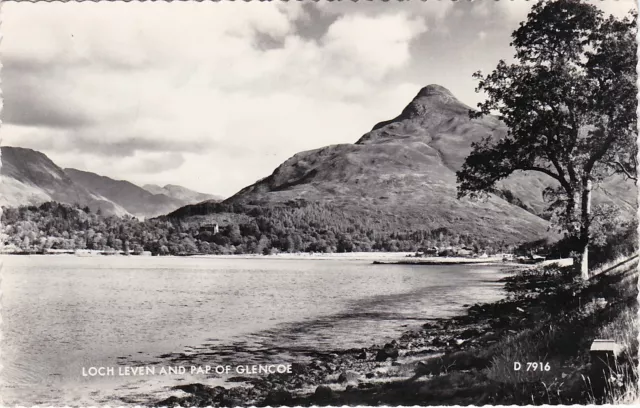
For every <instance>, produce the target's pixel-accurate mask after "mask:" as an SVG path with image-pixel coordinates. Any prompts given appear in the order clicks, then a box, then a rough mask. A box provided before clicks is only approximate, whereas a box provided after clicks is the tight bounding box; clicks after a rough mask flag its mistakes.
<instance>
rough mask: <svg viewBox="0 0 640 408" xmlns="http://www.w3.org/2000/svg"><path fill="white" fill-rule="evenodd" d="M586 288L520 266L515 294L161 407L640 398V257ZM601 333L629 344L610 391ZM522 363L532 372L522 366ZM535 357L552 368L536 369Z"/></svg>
mask: <svg viewBox="0 0 640 408" xmlns="http://www.w3.org/2000/svg"><path fill="white" fill-rule="evenodd" d="M594 273H597V275H595V276H594V277H593V278H592V279H590V280H589V281H588V282H582V281H580V279H579V278H578V277H577V276H576V275H575V274H574V273H573V272H572V271H571V270H570V269H569V268H566V267H560V266H554V265H550V266H544V267H529V268H520V269H518V270H515V271H514V272H513V274H512V275H511V276H509V277H507V278H505V279H504V283H505V290H506V291H507V294H508V295H507V297H506V298H505V299H504V300H501V301H499V302H496V303H491V304H482V305H474V306H471V307H469V309H468V313H467V314H466V315H464V316H460V317H456V318H453V319H446V320H445V319H439V320H433V321H430V322H428V323H426V324H424V326H423V327H422V328H421V329H420V330H413V331H410V332H407V333H405V334H404V335H403V336H401V337H400V338H399V339H397V340H395V341H393V342H391V343H388V344H385V345H375V346H371V347H368V348H363V349H354V350H336V351H335V352H334V353H329V354H326V355H318V356H317V357H316V360H314V361H313V362H312V363H310V364H305V365H301V364H300V365H296V366H295V367H294V373H292V374H289V375H270V376H268V377H244V378H235V379H232V380H233V381H235V382H237V384H238V386H236V387H228V388H223V387H215V388H211V387H208V386H206V385H203V384H191V385H187V386H180V387H177V390H178V389H179V390H181V391H183V392H186V394H184V393H181V394H180V396H175V397H171V398H169V399H167V400H164V401H159V402H157V405H170V406H173V405H178V404H179V405H182V406H185V405H197V406H208V405H213V406H234V405H262V406H264V405H271V406H274V405H287V406H293V405H306V406H308V405H400V404H401V405H470V404H473V405H482V404H503V405H507V404H519V405H524V404H585V403H625V402H632V401H635V400H636V399H637V396H638V387H637V385H636V384H637V379H638V375H637V374H638V373H637V370H636V367H637V363H638V361H637V360H638V359H637V354H638V341H637V335H638V334H637V311H638V310H637V299H636V297H637V260H632V261H630V262H624V263H619V262H618V263H613V264H611V265H608V266H606V267H603V268H600V270H598V271H594ZM596 338H606V339H615V340H616V341H617V342H618V344H619V345H620V346H621V352H620V356H619V358H618V360H617V362H616V367H615V368H614V370H613V372H612V374H611V376H610V378H609V381H608V382H607V384H606V390H604V392H602V393H600V392H598V391H599V390H598V389H597V387H596V389H594V384H592V383H591V381H590V375H591V371H592V363H591V361H590V357H589V348H590V345H591V343H592V342H593V340H594V339H596ZM515 362H520V363H521V364H522V366H523V369H521V370H518V371H516V370H514V363H515ZM527 362H532V363H533V362H535V363H538V364H539V367H541V368H542V370H536V371H526V366H527Z"/></svg>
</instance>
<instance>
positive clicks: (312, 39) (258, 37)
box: [0, 0, 636, 196]
mask: <svg viewBox="0 0 640 408" xmlns="http://www.w3.org/2000/svg"><path fill="white" fill-rule="evenodd" d="M532 4H533V1H525V0H512V1H510V0H501V1H494V0H476V1H468V0H461V1H457V2H453V1H449V0H428V1H427V2H422V1H404V2H399V1H393V2H391V1H390V2H382V1H366V0H363V1H360V2H357V3H356V2H352V1H342V2H325V1H320V2H310V1H307V2H293V1H292V2H277V3H276V2H274V3H269V2H258V1H252V2H224V1H223V2H172V3H167V2H153V3H151V2H127V3H124V2H97V3H95V2H69V3H61V2H52V3H48V2H46V3H45V2H37V3H28V2H22V3H17V2H8V3H7V2H3V4H2V26H1V31H2V43H1V45H0V60H1V62H2V65H3V67H2V71H1V78H2V84H1V87H2V94H3V110H2V114H1V118H2V123H3V124H2V127H1V128H0V139H1V140H0V143H1V144H2V145H6V146H20V147H28V148H32V149H36V150H39V151H41V152H43V153H45V154H47V155H48V156H49V157H50V158H51V159H52V160H53V161H54V162H55V163H56V164H58V165H59V166H61V167H73V168H77V169H81V170H86V171H92V172H95V173H98V174H101V175H105V176H108V177H111V178H115V179H124V180H128V181H131V182H134V183H136V184H139V185H143V184H146V183H153V184H159V185H165V184H179V185H183V186H185V187H188V188H191V189H194V190H198V191H201V192H206V193H211V194H218V195H222V196H231V195H233V194H234V193H236V192H237V191H238V190H240V189H241V188H243V187H245V186H247V185H249V184H252V183H253V182H255V181H257V180H259V179H261V178H263V177H266V176H268V175H269V174H271V172H272V171H273V170H274V169H275V168H276V167H277V166H278V165H279V164H280V163H282V162H283V161H284V160H286V159H287V158H289V157H290V156H292V155H293V154H295V153H297V152H300V151H304V150H309V149H315V148H319V147H323V146H326V145H330V144H337V143H354V142H355V141H357V140H358V139H359V138H360V136H362V135H363V134H364V133H366V132H368V131H369V130H371V128H372V127H373V125H375V124H376V123H378V122H380V121H383V120H387V119H391V118H393V117H395V116H396V115H398V114H399V113H400V111H402V109H403V108H404V107H405V106H406V105H407V104H408V103H409V102H410V101H411V99H412V98H413V97H414V96H415V95H416V94H417V93H418V91H419V90H420V88H422V87H423V86H426V85H429V84H439V85H442V86H444V87H446V88H448V89H449V90H450V91H451V92H452V93H453V94H454V95H456V96H457V97H458V99H460V100H461V101H462V102H464V103H466V104H468V105H470V106H476V104H477V103H478V102H479V101H481V100H482V95H481V94H477V93H476V92H475V87H476V85H477V83H476V80H474V79H473V78H472V74H473V73H474V72H476V71H478V70H481V71H483V72H485V73H488V72H490V71H491V70H492V69H493V68H495V66H496V64H497V63H498V61H499V60H500V59H507V60H508V59H510V58H511V57H512V56H513V49H512V48H510V46H509V42H510V34H511V32H513V30H514V29H516V28H517V27H518V24H519V22H520V21H522V20H523V19H525V18H526V15H527V13H528V11H529V9H530V8H531V5H532ZM594 4H596V5H597V6H598V7H600V8H601V9H603V10H604V11H605V12H606V13H613V14H614V15H616V16H623V15H625V14H626V13H627V12H628V11H629V10H630V9H632V8H636V4H635V2H634V1H633V0H617V1H616V0H603V1H599V0H595V1H594Z"/></svg>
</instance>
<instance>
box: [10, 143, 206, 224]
mask: <svg viewBox="0 0 640 408" xmlns="http://www.w3.org/2000/svg"><path fill="white" fill-rule="evenodd" d="M0 152H1V160H2V167H0V179H1V180H0V206H8V207H17V206H20V205H39V204H42V203H44V202H47V201H56V202H60V203H66V204H79V205H81V206H83V207H84V206H88V207H89V208H90V209H91V210H92V211H98V210H100V211H101V212H103V213H104V214H107V215H117V216H124V215H128V216H130V215H134V216H137V217H150V216H158V215H162V214H166V213H168V212H171V211H173V210H175V209H177V208H180V207H181V206H184V205H188V204H192V203H196V202H198V200H195V199H194V198H193V197H199V195H202V197H203V198H205V199H210V198H211V197H215V196H211V195H208V194H202V193H198V192H195V191H192V190H189V189H186V188H184V187H181V186H173V189H174V190H176V191H183V190H184V191H187V192H190V193H192V194H191V195H192V197H186V198H185V197H183V198H182V199H180V198H176V197H169V196H167V195H165V194H153V193H151V192H149V191H147V190H145V189H143V188H142V187H139V186H137V185H135V184H133V183H131V182H129V181H126V180H115V179H112V178H110V177H107V176H102V175H99V174H96V173H92V172H88V171H83V170H78V169H73V168H67V169H63V168H61V167H60V166H58V165H57V164H55V163H54V162H53V161H52V160H51V159H50V158H49V157H48V156H47V155H45V154H44V153H42V152H40V151H37V150H34V149H29V148H24V147H13V146H1V147H0ZM181 189H183V190H181Z"/></svg>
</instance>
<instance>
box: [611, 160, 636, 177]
mask: <svg viewBox="0 0 640 408" xmlns="http://www.w3.org/2000/svg"><path fill="white" fill-rule="evenodd" d="M605 164H608V165H609V166H611V167H613V168H614V169H618V170H619V171H621V172H622V173H623V174H624V175H625V176H627V177H628V178H629V179H631V180H633V181H638V174H637V173H636V174H635V175H634V174H631V172H630V171H629V170H628V169H627V168H625V167H624V164H622V163H620V161H618V160H613V161H609V162H605Z"/></svg>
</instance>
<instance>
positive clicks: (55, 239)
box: [2, 202, 637, 261]
mask: <svg viewBox="0 0 640 408" xmlns="http://www.w3.org/2000/svg"><path fill="white" fill-rule="evenodd" d="M205 207H206V208H205ZM205 207H202V206H195V207H194V206H191V207H185V208H187V209H186V210H185V209H182V210H180V211H179V212H176V213H172V214H170V215H169V216H165V217H159V218H154V219H148V220H145V221H141V220H138V219H137V218H135V217H130V216H129V217H115V216H104V215H102V214H101V213H100V212H98V213H94V212H92V211H91V210H90V209H89V208H88V207H84V208H83V207H80V206H77V205H67V204H59V203H55V202H48V203H44V204H41V205H39V206H21V207H18V208H4V209H3V214H2V241H3V243H4V245H5V248H9V249H11V248H13V250H14V251H15V252H22V253H43V252H45V251H47V250H50V249H59V250H77V249H88V250H100V251H106V252H110V251H125V252H130V253H134V254H136V253H141V252H143V251H149V252H151V253H152V254H154V255H195V254H273V253H279V252H289V253H295V252H324V253H334V252H371V251H389V252H398V251H401V252H413V251H419V250H423V249H425V248H431V247H438V248H447V247H467V248H470V249H473V251H474V252H475V253H483V252H484V253H487V254H494V253H502V252H516V253H517V252H520V253H524V252H528V251H532V250H533V251H544V252H547V253H550V254H552V255H553V254H554V253H555V255H556V256H568V255H569V253H568V252H569V251H570V245H571V243H570V242H566V241H561V242H560V245H558V244H556V245H555V246H553V245H551V246H550V245H549V243H547V242H545V241H544V240H541V241H539V242H530V243H522V244H521V245H520V246H515V245H513V244H512V245H508V244H506V243H503V242H497V243H496V242H489V241H487V240H483V239H478V238H474V237H472V236H470V235H466V234H457V233H454V232H452V231H450V230H449V229H447V228H438V229H434V230H427V229H416V230H399V229H395V230H394V229H393V225H392V224H390V223H388V222H384V221H381V220H374V219H371V218H366V217H362V216H361V217H358V216H355V215H353V214H347V213H345V212H343V211H340V210H338V209H335V208H332V207H331V206H329V205H327V204H319V203H306V204H301V203H290V205H288V206H282V207H270V208H261V207H246V206H242V205H238V204H223V203H207V204H205ZM185 211H188V212H189V213H188V214H187V213H184V212H185ZM199 212H201V213H202V214H199ZM212 214H213V216H214V218H215V219H216V220H221V221H217V222H219V225H220V227H219V231H218V232H217V233H216V232H215V230H214V229H213V228H211V226H212V224H211V223H210V222H209V223H208V222H207V218H206V217H209V219H211V218H210V217H211V216H212ZM636 225H637V223H633V222H631V223H628V224H624V225H620V226H619V228H618V229H617V230H616V231H614V232H612V233H611V234H609V236H608V237H605V239H602V240H600V241H601V243H600V244H599V245H595V246H594V247H593V248H592V251H593V253H594V255H595V258H594V259H595V261H597V259H598V258H600V257H599V256H598V254H599V253H601V254H603V255H607V256H610V255H612V254H614V252H620V253H628V252H629V251H632V250H634V249H635V246H636V243H635V240H633V239H631V238H632V237H633V236H634V235H633V234H634V233H635V228H636Z"/></svg>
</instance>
